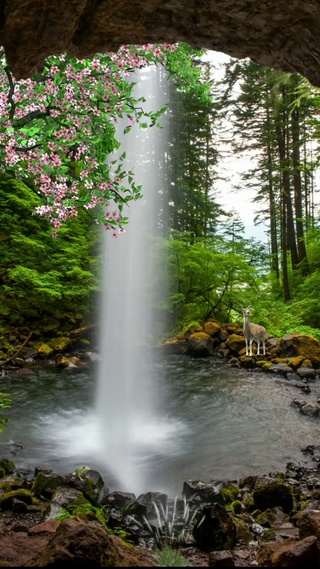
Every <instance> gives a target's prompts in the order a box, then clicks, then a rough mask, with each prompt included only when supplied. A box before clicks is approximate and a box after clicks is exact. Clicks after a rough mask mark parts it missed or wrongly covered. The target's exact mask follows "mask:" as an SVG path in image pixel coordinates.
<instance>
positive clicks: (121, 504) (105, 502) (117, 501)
mask: <svg viewBox="0 0 320 569" xmlns="http://www.w3.org/2000/svg"><path fill="white" fill-rule="evenodd" d="M135 500H136V497H135V495H134V494H132V493H130V492H118V491H117V492H111V494H108V495H107V496H105V497H104V498H103V499H102V500H101V501H100V505H101V506H107V507H110V508H116V509H117V510H122V511H123V510H124V509H129V506H131V505H132V504H133V502H134V501H135ZM144 510H145V511H146V506H145V507H144Z"/></svg>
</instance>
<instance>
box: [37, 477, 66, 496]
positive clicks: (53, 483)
mask: <svg viewBox="0 0 320 569" xmlns="http://www.w3.org/2000/svg"><path fill="white" fill-rule="evenodd" d="M64 480H65V478H64V477H63V476H61V475H59V474H55V473H54V472H46V471H43V470H41V471H40V472H39V473H38V474H37V477H36V479H35V481H34V482H33V485H32V488H31V490H32V492H33V494H34V495H35V496H40V495H41V494H42V495H43V496H45V497H51V496H52V495H53V494H54V492H55V491H56V489H57V488H58V486H61V485H62V484H63V482H64Z"/></svg>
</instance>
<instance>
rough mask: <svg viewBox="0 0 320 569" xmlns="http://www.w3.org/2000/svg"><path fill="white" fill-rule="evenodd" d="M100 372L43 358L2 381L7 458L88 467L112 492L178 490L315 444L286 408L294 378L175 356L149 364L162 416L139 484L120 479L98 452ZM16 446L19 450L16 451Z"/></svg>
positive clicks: (314, 425)
mask: <svg viewBox="0 0 320 569" xmlns="http://www.w3.org/2000/svg"><path fill="white" fill-rule="evenodd" d="M96 375H97V370H96V367H95V365H94V364H91V367H90V368H88V369H83V370H79V369H76V368H68V369H58V368H56V367H55V366H54V365H47V364H37V365H33V366H32V367H29V368H24V369H22V370H20V371H18V372H15V373H14V374H10V376H5V377H2V378H1V385H0V389H1V391H8V392H9V393H11V395H12V397H13V405H12V409H10V410H8V411H7V413H6V415H7V416H8V417H9V418H10V421H9V426H8V427H7V428H6V429H5V430H4V432H3V433H2V434H1V436H0V454H1V456H2V457H3V456H8V457H11V458H12V459H13V460H14V462H15V464H16V466H17V467H19V468H24V469H30V471H31V472H33V469H34V467H35V466H42V467H46V468H52V469H53V470H55V471H57V472H59V473H62V474H63V473H68V472H72V471H73V470H74V469H75V468H77V467H79V466H83V465H90V466H91V468H94V469H97V470H99V471H100V473H101V474H102V476H103V478H104V481H105V484H106V486H108V487H109V488H110V490H116V489H117V490H126V491H131V492H134V493H136V494H138V493H140V492H143V491H148V490H154V491H165V492H167V493H168V494H169V495H172V496H174V495H177V494H178V495H179V494H180V493H181V491H182V485H183V482H184V481H185V480H188V479H191V478H197V479H201V480H203V481H210V480H219V479H222V478H229V479H238V478H240V477H242V476H245V475H249V474H254V473H256V474H267V473H269V472H271V471H276V470H281V469H283V468H285V466H286V463H287V462H288V461H293V462H297V461H299V460H305V457H304V455H303V454H302V453H301V448H303V447H304V446H306V445H308V444H317V439H318V437H319V426H320V422H319V419H313V418H309V417H305V416H302V415H301V414H300V413H299V412H298V411H297V410H296V409H294V408H293V407H290V402H291V401H292V399H293V398H295V397H299V396H301V394H300V391H299V390H298V389H297V388H295V387H294V386H292V385H290V384H289V383H288V382H284V381H282V380H280V379H279V378H278V377H276V376H274V375H270V374H266V373H262V372H250V371H247V370H244V369H235V368H231V367H229V366H228V365H226V363H225V362H224V361H221V360H216V359H212V358H209V359H191V358H187V357H184V356H170V357H168V358H166V360H165V361H161V362H160V361H159V362H155V363H154V364H153V366H152V369H151V370H150V369H149V377H150V381H152V382H153V383H157V382H158V383H157V401H156V406H157V409H156V411H157V417H158V418H157V423H156V425H155V426H153V428H150V431H149V432H148V433H146V434H147V436H148V437H149V445H148V449H147V450H146V449H142V450H141V454H140V456H139V459H138V460H139V469H140V470H141V472H143V477H141V480H143V483H142V486H141V484H140V485H139V484H138V483H137V481H136V480H134V479H132V484H131V481H130V478H129V480H128V482H127V484H126V485H124V484H123V483H122V482H121V481H120V480H119V479H117V478H116V477H115V476H114V474H113V473H112V468H108V466H107V465H106V464H105V462H103V461H101V460H100V458H99V447H98V446H97V444H96V439H97V433H96V430H95V429H96V427H95V418H94V399H95V389H96V385H95V383H96V379H95V378H96ZM311 387H312V386H311ZM309 397H310V396H309ZM162 432H163V433H164V436H163V437H162V438H161V437H159V433H162ZM159 440H160V441H162V442H161V443H160V444H159ZM153 441H156V442H155V443H154V444H153ZM12 443H15V444H16V445H21V446H22V448H21V449H18V450H16V454H12V448H13V447H12ZM124 486H126V487H124Z"/></svg>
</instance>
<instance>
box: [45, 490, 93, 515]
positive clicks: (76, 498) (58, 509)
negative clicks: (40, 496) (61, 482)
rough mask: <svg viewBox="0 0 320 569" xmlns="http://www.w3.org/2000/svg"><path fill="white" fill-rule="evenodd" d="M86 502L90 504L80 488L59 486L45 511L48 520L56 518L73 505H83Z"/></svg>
mask: <svg viewBox="0 0 320 569" xmlns="http://www.w3.org/2000/svg"><path fill="white" fill-rule="evenodd" d="M85 503H87V504H89V502H88V501H87V500H85V498H84V497H83V494H82V492H80V491H79V490H76V489H74V488H68V487H62V488H57V490H56V492H55V493H54V495H53V497H52V499H51V502H50V504H49V506H48V508H47V510H46V512H45V515H46V520H52V519H54V518H55V517H56V516H57V515H59V514H61V513H62V512H63V510H66V509H68V507H69V506H71V505H83V504H85Z"/></svg>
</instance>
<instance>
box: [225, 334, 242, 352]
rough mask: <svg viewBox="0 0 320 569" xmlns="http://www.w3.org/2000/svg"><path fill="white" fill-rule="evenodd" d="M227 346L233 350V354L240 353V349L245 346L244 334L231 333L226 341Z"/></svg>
mask: <svg viewBox="0 0 320 569" xmlns="http://www.w3.org/2000/svg"><path fill="white" fill-rule="evenodd" d="M226 346H227V348H229V350H231V352H232V353H233V355H238V354H239V353H240V351H241V350H243V348H245V346H246V342H245V339H244V337H243V336H240V335H238V334H231V335H230V336H229V337H228V339H227V341H226Z"/></svg>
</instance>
